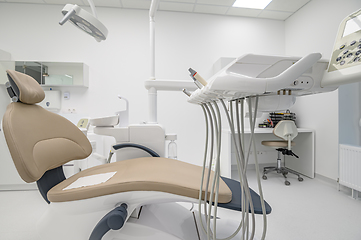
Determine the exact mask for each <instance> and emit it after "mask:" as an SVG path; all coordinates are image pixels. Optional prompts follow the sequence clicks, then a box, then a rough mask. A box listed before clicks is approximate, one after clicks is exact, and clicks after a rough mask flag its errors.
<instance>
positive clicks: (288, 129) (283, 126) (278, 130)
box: [273, 120, 298, 150]
mask: <svg viewBox="0 0 361 240" xmlns="http://www.w3.org/2000/svg"><path fill="white" fill-rule="evenodd" d="M273 134H274V135H276V136H277V137H279V138H282V139H284V140H286V141H288V149H289V150H290V149H291V141H292V140H293V139H294V138H295V137H297V135H298V131H297V127H296V124H295V122H294V121H292V120H282V121H279V122H278V123H277V125H276V126H275V128H274V129H273Z"/></svg>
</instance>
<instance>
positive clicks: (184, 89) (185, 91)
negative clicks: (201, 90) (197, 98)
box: [182, 88, 192, 97]
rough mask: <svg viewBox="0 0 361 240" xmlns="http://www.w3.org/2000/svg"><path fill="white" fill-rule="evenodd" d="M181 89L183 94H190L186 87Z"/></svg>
mask: <svg viewBox="0 0 361 240" xmlns="http://www.w3.org/2000/svg"><path fill="white" fill-rule="evenodd" d="M182 91H183V92H184V94H185V95H187V96H188V97H190V96H191V95H192V94H191V93H190V92H189V91H188V90H187V89H186V88H183V90H182Z"/></svg>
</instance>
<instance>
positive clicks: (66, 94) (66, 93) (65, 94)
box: [64, 92, 70, 100]
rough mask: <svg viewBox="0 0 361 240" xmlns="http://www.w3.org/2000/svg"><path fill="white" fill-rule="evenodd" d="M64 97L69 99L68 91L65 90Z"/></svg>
mask: <svg viewBox="0 0 361 240" xmlns="http://www.w3.org/2000/svg"><path fill="white" fill-rule="evenodd" d="M64 99H65V100H69V99H70V93H69V92H65V93H64Z"/></svg>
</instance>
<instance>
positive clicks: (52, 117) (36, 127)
mask: <svg viewBox="0 0 361 240" xmlns="http://www.w3.org/2000/svg"><path fill="white" fill-rule="evenodd" d="M6 72H7V76H8V78H9V83H10V86H8V92H9V95H10V96H11V97H13V96H12V95H14V94H15V96H16V98H15V100H17V99H18V100H17V102H12V103H10V104H9V105H8V107H7V109H6V112H5V114H4V117H3V122H2V125H3V130H4V135H5V139H6V143H7V145H8V148H9V150H10V154H11V157H12V159H13V161H14V164H15V167H16V169H17V171H18V173H19V175H20V176H21V178H22V179H23V180H24V181H25V182H34V181H38V180H39V179H40V178H41V177H42V176H43V175H44V173H45V172H47V171H48V170H52V169H55V168H58V167H60V166H61V165H63V164H65V163H67V162H69V161H71V160H75V159H83V158H86V157H88V156H89V155H90V153H91V151H92V148H91V145H90V143H89V141H88V139H87V137H86V136H85V135H84V134H83V133H82V132H81V131H80V130H79V129H78V127H77V126H75V125H74V124H73V123H71V122H70V121H68V120H67V119H66V118H63V117H62V116H60V115H58V114H55V113H52V112H49V111H47V110H45V109H43V108H42V107H41V106H39V105H36V103H39V102H41V101H42V100H43V99H44V97H45V94H44V91H43V89H42V88H41V86H40V85H39V84H38V83H37V82H36V80H35V79H33V78H32V77H30V76H28V75H26V74H23V73H19V72H16V71H13V70H7V71H6ZM10 92H11V93H10ZM13 99H14V98H13Z"/></svg>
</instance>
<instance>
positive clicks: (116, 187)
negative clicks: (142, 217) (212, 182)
mask: <svg viewBox="0 0 361 240" xmlns="http://www.w3.org/2000/svg"><path fill="white" fill-rule="evenodd" d="M110 172H116V173H115V174H114V175H113V176H112V177H111V178H110V179H109V180H107V181H105V182H103V183H99V184H95V185H91V186H83V187H78V188H73V189H66V190H64V188H67V187H68V186H69V185H70V184H72V183H74V182H75V181H77V180H78V179H80V178H83V179H84V177H87V176H92V175H93V176H94V175H97V174H103V173H110ZM201 175H202V167H200V166H196V165H193V164H189V163H185V162H181V161H178V160H174V159H168V158H158V157H144V158H136V159H129V160H124V161H120V162H115V163H110V164H104V165H100V166H96V167H93V168H89V169H86V170H84V171H82V172H79V173H77V174H75V175H73V176H71V177H70V178H68V179H66V180H64V181H63V182H61V183H59V184H58V185H56V186H55V187H53V188H52V189H50V191H49V192H48V199H49V201H50V202H66V201H75V200H82V199H88V198H93V197H99V196H103V195H108V194H115V193H120V192H129V191H160V192H166V193H172V194H176V195H181V196H186V197H190V198H195V199H198V197H199V187H200V183H201ZM211 176H213V172H212V175H211ZM203 191H204V190H203ZM208 195H209V193H208ZM231 200H232V192H231V190H230V189H229V188H228V186H227V185H226V184H225V183H224V182H223V180H221V181H220V185H219V202H220V203H227V202H230V201H231Z"/></svg>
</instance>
